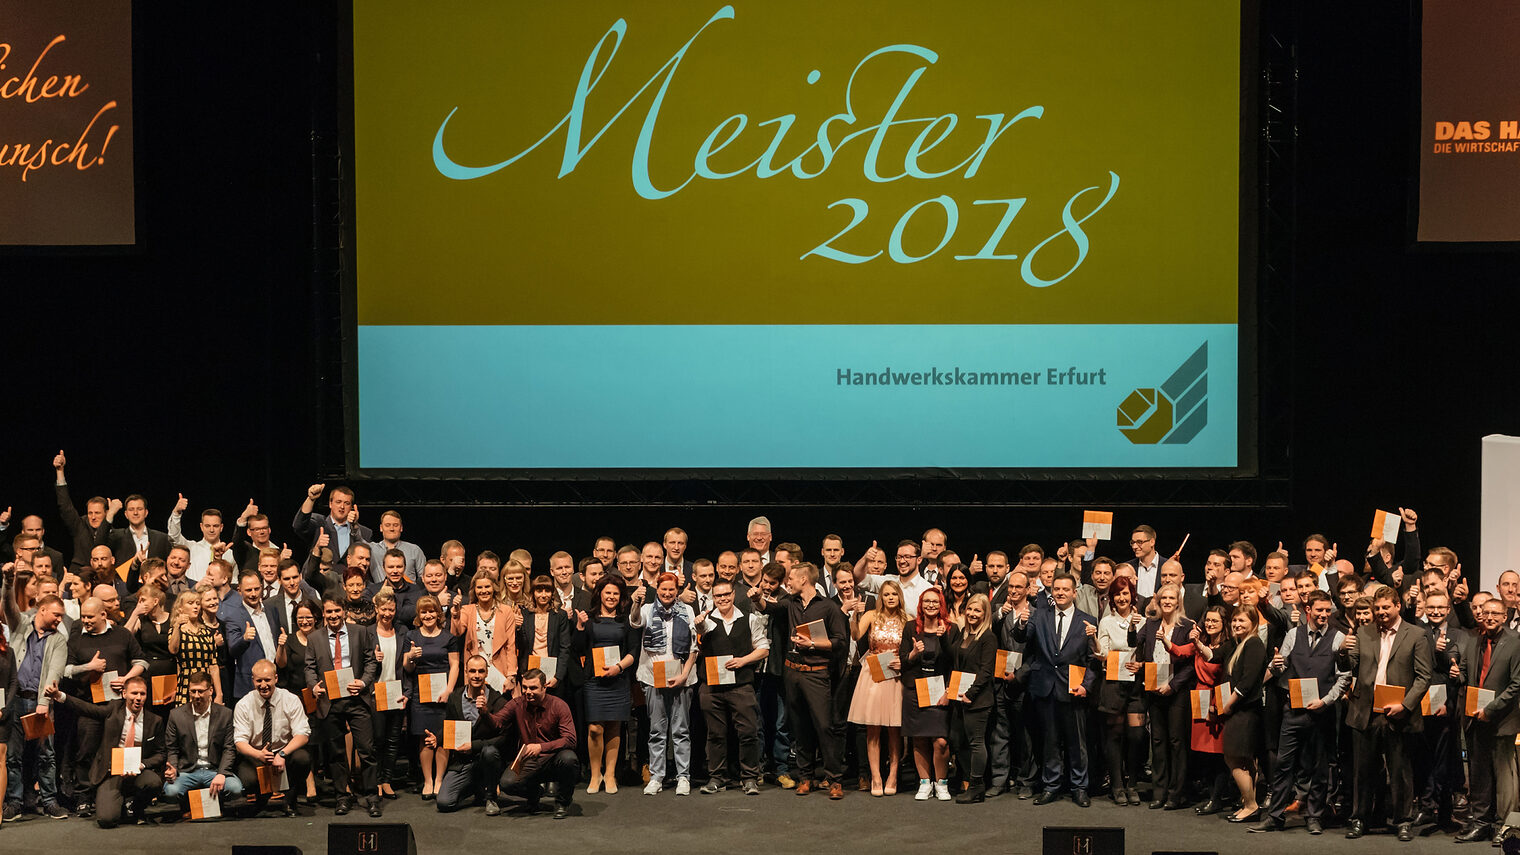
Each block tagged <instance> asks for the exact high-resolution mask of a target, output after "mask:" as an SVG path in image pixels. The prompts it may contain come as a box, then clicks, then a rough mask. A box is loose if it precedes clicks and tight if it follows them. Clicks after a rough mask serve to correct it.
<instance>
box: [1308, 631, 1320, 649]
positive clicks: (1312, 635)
mask: <svg viewBox="0 0 1520 855" xmlns="http://www.w3.org/2000/svg"><path fill="white" fill-rule="evenodd" d="M1318 646H1319V633H1318V632H1315V631H1314V630H1310V631H1309V649H1310V650H1313V649H1314V648H1316V647H1318Z"/></svg>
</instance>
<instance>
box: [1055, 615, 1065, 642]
mask: <svg viewBox="0 0 1520 855" xmlns="http://www.w3.org/2000/svg"><path fill="white" fill-rule="evenodd" d="M1065 626H1066V613H1065V612H1056V646H1057V647H1060V646H1061V644H1062V642H1063V640H1064V639H1065V637H1066V630H1065Z"/></svg>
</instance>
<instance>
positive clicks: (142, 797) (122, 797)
mask: <svg viewBox="0 0 1520 855" xmlns="http://www.w3.org/2000/svg"><path fill="white" fill-rule="evenodd" d="M83 720H85V719H84V718H83V717H82V716H81V721H83ZM91 720H93V719H91ZM79 780H80V782H81V783H82V782H84V781H87V780H89V779H88V778H80V779H79ZM163 790H164V779H163V778H162V777H160V776H159V774H158V773H157V772H155V771H153V770H152V769H145V770H143V771H142V772H139V773H138V774H136V775H111V776H108V777H107V778H106V779H105V780H104V781H101V782H100V786H99V787H98V788H97V789H96V790H95V824H96V825H98V826H100V827H101V828H115V827H116V826H117V825H120V824H121V814H122V809H123V808H124V807H125V803H126V800H127V798H128V797H131V799H132V812H133V813H141V812H142V811H143V810H144V809H145V808H147V806H148V802H150V801H152V800H153V797H154V796H156V795H158V794H159V793H161V792H163Z"/></svg>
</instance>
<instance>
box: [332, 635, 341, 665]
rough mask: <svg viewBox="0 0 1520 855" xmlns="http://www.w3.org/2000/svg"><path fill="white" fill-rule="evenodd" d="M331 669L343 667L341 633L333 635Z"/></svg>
mask: <svg viewBox="0 0 1520 855" xmlns="http://www.w3.org/2000/svg"><path fill="white" fill-rule="evenodd" d="M332 637H333V667H334V668H342V667H343V636H342V634H341V633H336V632H335V633H333V634H332Z"/></svg>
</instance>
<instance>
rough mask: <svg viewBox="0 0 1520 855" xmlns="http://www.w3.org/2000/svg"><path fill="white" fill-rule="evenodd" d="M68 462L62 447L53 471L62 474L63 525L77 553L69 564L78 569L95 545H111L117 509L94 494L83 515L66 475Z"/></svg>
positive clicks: (60, 505)
mask: <svg viewBox="0 0 1520 855" xmlns="http://www.w3.org/2000/svg"><path fill="white" fill-rule="evenodd" d="M65 462H66V460H65V458H64V456H63V452H62V451H59V452H58V454H57V455H56V456H55V457H54V458H53V471H54V472H55V473H57V475H58V480H57V484H56V485H55V487H54V490H55V491H56V492H57V498H58V515H59V516H60V517H62V518H63V525H64V527H65V528H67V529H68V530H69V536H70V537H71V538H73V540H74V554H73V556H72V557H71V558H70V560H69V568H70V569H72V570H74V571H76V572H77V571H78V570H80V569H81V568H83V567H84V566H85V565H87V564H89V562H90V550H91V549H94V548H95V547H97V546H108V545H110V540H111V520H112V518H113V517H115V516H116V511H115V510H114V509H112V508H111V507H110V505H109V504H108V503H107V502H106V500H105V499H103V498H101V497H100V496H94V497H91V498H90V500H89V501H87V502H85V503H84V508H85V510H84V514H85V515H84V517H83V518H80V516H79V511H78V510H77V509H76V508H75V507H74V500H73V498H71V497H70V496H69V482H68V480H66V479H65V478H64V477H63V465H64V463H65Z"/></svg>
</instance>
